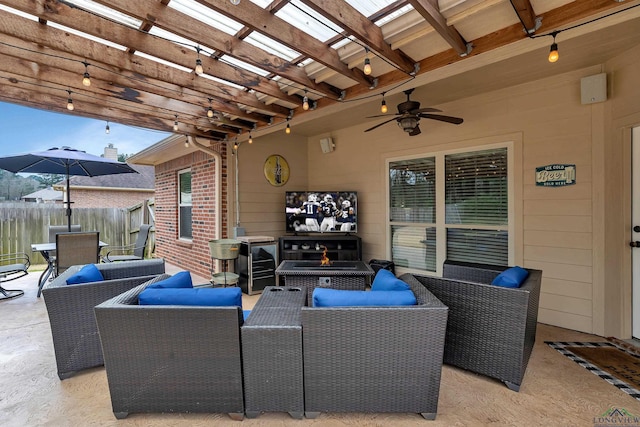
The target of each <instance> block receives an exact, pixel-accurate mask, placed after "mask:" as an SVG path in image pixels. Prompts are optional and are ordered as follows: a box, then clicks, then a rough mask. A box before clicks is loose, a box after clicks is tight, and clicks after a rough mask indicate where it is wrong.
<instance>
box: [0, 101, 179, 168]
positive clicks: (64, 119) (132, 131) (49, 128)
mask: <svg viewBox="0 0 640 427" xmlns="http://www.w3.org/2000/svg"><path fill="white" fill-rule="evenodd" d="M106 125H107V121H106V120H95V119H88V118H85V117H80V116H73V115H69V114H61V113H54V112H51V111H46V110H39V109H35V108H29V107H23V106H20V105H16V104H10V103H5V102H0V156H3V157H4V156H10V155H14V154H24V153H29V152H32V151H44V150H48V149H49V148H52V147H62V146H68V147H71V148H76V149H79V150H82V151H86V152H87V153H90V154H94V155H96V156H100V155H102V154H104V148H105V147H107V146H108V145H109V144H110V143H111V144H113V146H114V147H115V148H117V149H118V154H129V155H131V154H135V153H138V152H140V151H142V150H144V149H145V148H147V147H150V146H152V145H153V144H155V143H156V142H159V141H162V140H163V139H165V138H166V137H168V136H169V135H171V133H167V132H160V131H156V130H149V129H142V128H136V127H131V126H125V125H121V124H118V123H112V122H109V128H110V133H109V134H106V133H105V127H106Z"/></svg>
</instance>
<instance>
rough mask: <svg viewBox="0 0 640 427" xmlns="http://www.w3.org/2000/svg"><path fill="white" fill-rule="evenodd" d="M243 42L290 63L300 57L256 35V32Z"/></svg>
mask: <svg viewBox="0 0 640 427" xmlns="http://www.w3.org/2000/svg"><path fill="white" fill-rule="evenodd" d="M244 41H246V42H247V43H251V44H252V45H254V46H256V47H258V48H260V49H262V50H264V51H266V52H269V53H270V54H272V55H276V56H278V57H280V58H283V59H285V60H287V61H289V62H291V61H292V60H293V59H294V58H297V57H299V56H300V53H298V52H296V51H295V50H293V49H289V48H288V47H287V46H285V45H283V44H282V43H279V42H277V41H275V40H272V39H270V38H269V37H267V36H265V35H263V34H260V33H258V32H257V31H254V32H252V33H251V34H250V35H249V36H248V37H246V38H245V39H244Z"/></svg>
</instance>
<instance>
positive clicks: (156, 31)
mask: <svg viewBox="0 0 640 427" xmlns="http://www.w3.org/2000/svg"><path fill="white" fill-rule="evenodd" d="M149 34H151V35H154V36H158V37H160V38H163V39H165V40H168V41H170V42H173V43H175V44H177V45H180V46H184V47H186V48H189V49H193V51H194V52H195V51H196V46H197V45H198V43H196V42H194V41H193V40H189V39H186V38H184V37H181V36H179V35H177V34H174V33H172V32H169V31H167V30H164V29H162V28H159V27H151V29H150V30H149ZM209 53H211V52H209ZM194 61H195V58H194Z"/></svg>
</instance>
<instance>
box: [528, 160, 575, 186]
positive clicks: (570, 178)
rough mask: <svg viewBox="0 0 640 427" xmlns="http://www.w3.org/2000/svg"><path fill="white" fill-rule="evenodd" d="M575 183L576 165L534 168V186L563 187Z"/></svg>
mask: <svg viewBox="0 0 640 427" xmlns="http://www.w3.org/2000/svg"><path fill="white" fill-rule="evenodd" d="M575 183H576V165H547V166H540V167H537V168H536V185H539V186H542V187H564V186H565V185H573V184H575Z"/></svg>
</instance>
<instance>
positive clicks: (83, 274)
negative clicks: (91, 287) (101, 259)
mask: <svg viewBox="0 0 640 427" xmlns="http://www.w3.org/2000/svg"><path fill="white" fill-rule="evenodd" d="M103 280H104V277H102V273H101V272H100V270H98V267H96V265H95V264H87V265H85V266H84V267H82V268H81V269H80V270H78V272H77V273H76V274H74V275H72V276H69V277H68V278H67V285H78V284H80V283H89V282H101V281H103Z"/></svg>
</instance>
